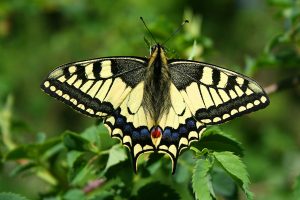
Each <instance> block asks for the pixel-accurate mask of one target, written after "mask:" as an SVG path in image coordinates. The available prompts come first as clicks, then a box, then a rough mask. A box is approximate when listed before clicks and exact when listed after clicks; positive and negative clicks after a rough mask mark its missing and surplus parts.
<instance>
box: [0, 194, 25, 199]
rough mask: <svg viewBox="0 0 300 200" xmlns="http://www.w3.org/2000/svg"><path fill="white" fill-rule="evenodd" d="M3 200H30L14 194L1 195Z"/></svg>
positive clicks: (0, 197)
mask: <svg viewBox="0 0 300 200" xmlns="http://www.w3.org/2000/svg"><path fill="white" fill-rule="evenodd" d="M0 199H1V200H28V199H27V198H25V197H23V196H20V195H18V194H13V193H0Z"/></svg>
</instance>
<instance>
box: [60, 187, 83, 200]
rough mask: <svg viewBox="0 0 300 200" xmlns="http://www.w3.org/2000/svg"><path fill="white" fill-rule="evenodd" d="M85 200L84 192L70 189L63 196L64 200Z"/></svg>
mask: <svg viewBox="0 0 300 200" xmlns="http://www.w3.org/2000/svg"><path fill="white" fill-rule="evenodd" d="M82 199H86V198H85V195H84V192H83V191H82V190H79V189H72V190H69V191H68V192H67V193H66V194H65V195H64V200H82Z"/></svg>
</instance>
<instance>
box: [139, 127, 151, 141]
mask: <svg viewBox="0 0 300 200" xmlns="http://www.w3.org/2000/svg"><path fill="white" fill-rule="evenodd" d="M140 133H141V137H142V138H143V139H147V138H150V133H149V131H148V129H146V128H142V129H141V131H140Z"/></svg>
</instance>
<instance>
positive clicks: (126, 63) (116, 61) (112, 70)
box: [41, 57, 154, 171]
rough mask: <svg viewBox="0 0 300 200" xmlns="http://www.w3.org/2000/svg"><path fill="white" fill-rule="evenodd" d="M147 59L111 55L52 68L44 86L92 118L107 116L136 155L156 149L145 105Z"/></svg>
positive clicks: (107, 123)
mask: <svg viewBox="0 0 300 200" xmlns="http://www.w3.org/2000/svg"><path fill="white" fill-rule="evenodd" d="M146 67H147V60H146V59H144V58H138V57H111V58H101V59H95V60H87V61H82V62H75V63H70V64H66V65H63V66H60V67H58V68H57V69H55V70H54V71H52V72H51V73H50V74H49V75H48V77H47V78H46V80H44V82H43V83H42V84H41V88H42V89H43V90H44V91H45V92H46V93H48V94H49V95H51V96H53V97H55V98H56V99H58V100H60V101H62V102H64V103H66V104H67V105H69V106H71V107H72V108H74V109H75V110H77V111H79V112H81V113H83V114H86V115H89V116H91V117H100V118H103V119H104V125H105V126H106V127H107V128H108V130H109V132H110V134H111V136H112V137H115V138H118V139H120V140H121V142H122V143H123V144H124V145H125V146H127V147H128V148H129V149H130V150H131V153H132V158H133V163H134V166H135V171H136V161H137V158H138V157H139V156H140V155H141V154H143V153H145V152H147V151H153V150H154V146H153V144H152V142H151V138H150V133H149V132H150V131H149V130H150V129H151V127H153V124H154V122H153V120H152V118H151V117H150V116H149V115H147V113H146V111H145V109H144V107H143V106H142V99H143V92H144V75H145V70H146Z"/></svg>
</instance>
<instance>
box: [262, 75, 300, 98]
mask: <svg viewBox="0 0 300 200" xmlns="http://www.w3.org/2000/svg"><path fill="white" fill-rule="evenodd" d="M298 85H300V75H296V76H293V77H290V78H287V79H283V80H281V81H279V82H277V83H273V84H271V85H269V86H267V87H265V88H264V90H265V91H266V93H267V94H273V93H275V92H279V91H281V90H286V89H290V88H293V87H296V86H298Z"/></svg>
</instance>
